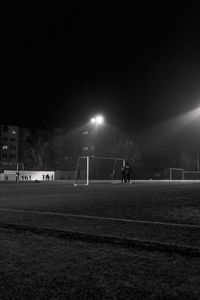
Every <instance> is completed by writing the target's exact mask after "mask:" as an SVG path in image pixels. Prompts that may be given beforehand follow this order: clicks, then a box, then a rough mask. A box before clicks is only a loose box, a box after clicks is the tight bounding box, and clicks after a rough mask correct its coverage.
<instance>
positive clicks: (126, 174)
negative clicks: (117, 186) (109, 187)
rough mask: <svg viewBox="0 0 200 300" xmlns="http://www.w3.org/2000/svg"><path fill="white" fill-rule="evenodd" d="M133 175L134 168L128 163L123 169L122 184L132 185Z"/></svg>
mask: <svg viewBox="0 0 200 300" xmlns="http://www.w3.org/2000/svg"><path fill="white" fill-rule="evenodd" d="M131 173H132V168H131V166H130V165H129V164H128V163H127V162H126V163H125V165H124V166H123V167H122V178H121V182H122V183H130V182H131Z"/></svg>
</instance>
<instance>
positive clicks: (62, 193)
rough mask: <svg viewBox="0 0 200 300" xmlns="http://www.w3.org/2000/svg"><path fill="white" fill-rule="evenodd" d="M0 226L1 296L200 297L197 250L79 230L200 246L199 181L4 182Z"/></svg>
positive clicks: (0, 202)
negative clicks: (83, 236) (181, 251)
mask: <svg viewBox="0 0 200 300" xmlns="http://www.w3.org/2000/svg"><path fill="white" fill-rule="evenodd" d="M7 225H12V226H11V227H10V228H9V229H8V227H6V226H7ZM17 226H18V227H17ZM19 226H20V227H19ZM0 228H1V233H0V249H1V255H0V268H1V271H0V275H1V277H0V278H1V283H2V284H1V290H0V294H1V295H3V297H1V299H11V298H12V299H66V298H67V299H79V297H80V298H82V299H200V289H199V286H200V276H199V274H200V267H199V266H200V258H199V256H198V255H197V256H196V257H191V256H187V255H186V256H184V255H178V254H177V253H174V252H173V251H171V252H170V251H168V252H166V253H165V251H164V252H163V251H160V250H159V248H158V249H156V248H154V251H151V249H148V250H147V249H145V248H143V247H142V246H141V247H136V248H135V247H134V246H133V247H123V246H122V245H121V246H120V245H117V244H116V245H115V244H112V242H111V243H107V242H105V243H104V242H102V241H101V242H98V240H95V241H94V240H90V239H87V241H85V240H82V239H81V238H80V240H79V235H78V233H84V234H88V235H89V236H92V235H96V236H105V237H117V238H119V239H128V240H133V241H135V240H136V241H150V242H153V243H162V244H163V245H165V244H166V245H177V246H181V247H186V248H187V247H189V248H193V249H200V183H199V182H164V183H160V182H159V183H158V182H153V181H150V182H146V183H141V182H135V183H134V184H131V185H121V184H95V185H91V186H77V187H74V186H70V185H67V184H65V183H55V182H54V183H49V184H44V183H24V184H21V183H20V184H14V183H13V184H0ZM29 228H31V229H33V228H37V229H40V231H39V232H40V234H36V233H34V232H33V231H31V230H29ZM42 229H51V230H58V231H59V230H62V232H63V231H66V232H73V233H74V234H77V240H74V239H73V238H72V239H71V238H70V239H69V238H67V237H66V236H65V237H64V239H63V237H61V236H59V235H56V236H53V234H51V231H49V232H48V233H47V232H45V230H44V231H42ZM8 282H14V283H15V284H14V285H15V287H16V288H14V287H11V286H10V283H9V284H8ZM11 285H12V284H11ZM26 295H28V298H27V296H26ZM134 297H135V298H134Z"/></svg>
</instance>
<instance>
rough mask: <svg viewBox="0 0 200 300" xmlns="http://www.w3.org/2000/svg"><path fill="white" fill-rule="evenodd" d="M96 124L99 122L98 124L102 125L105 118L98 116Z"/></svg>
mask: <svg viewBox="0 0 200 300" xmlns="http://www.w3.org/2000/svg"><path fill="white" fill-rule="evenodd" d="M96 122H97V124H102V123H103V117H102V116H97V117H96Z"/></svg>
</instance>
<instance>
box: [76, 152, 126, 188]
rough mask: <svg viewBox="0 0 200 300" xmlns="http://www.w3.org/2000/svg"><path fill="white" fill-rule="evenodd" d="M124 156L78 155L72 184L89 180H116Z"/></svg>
mask: <svg viewBox="0 0 200 300" xmlns="http://www.w3.org/2000/svg"><path fill="white" fill-rule="evenodd" d="M124 165H125V159H124V158H115V157H98V156H80V157H79V158H78V160H77V164H76V170H75V176H74V185H89V184H90V183H91V182H117V181H118V180H121V170H122V167H123V166H124Z"/></svg>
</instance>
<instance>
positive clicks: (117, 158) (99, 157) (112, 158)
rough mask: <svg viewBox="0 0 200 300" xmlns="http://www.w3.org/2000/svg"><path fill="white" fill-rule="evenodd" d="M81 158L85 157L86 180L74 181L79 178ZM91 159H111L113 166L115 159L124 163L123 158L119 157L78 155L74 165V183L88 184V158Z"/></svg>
mask: <svg viewBox="0 0 200 300" xmlns="http://www.w3.org/2000/svg"><path fill="white" fill-rule="evenodd" d="M81 159H86V182H85V183H78V182H77V181H76V179H77V178H79V174H78V173H79V166H80V160H81ZM93 159H102V160H112V161H114V166H113V168H115V165H116V161H121V162H122V164H123V166H124V165H125V159H124V158H119V157H105V156H79V158H78V161H77V165H76V170H75V179H74V185H75V186H77V185H89V180H90V178H89V177H90V176H89V168H90V160H93Z"/></svg>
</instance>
